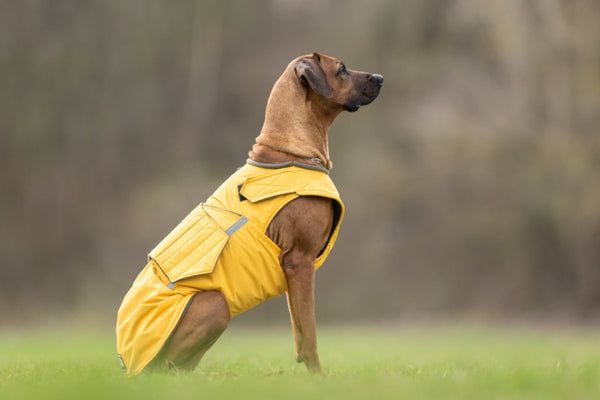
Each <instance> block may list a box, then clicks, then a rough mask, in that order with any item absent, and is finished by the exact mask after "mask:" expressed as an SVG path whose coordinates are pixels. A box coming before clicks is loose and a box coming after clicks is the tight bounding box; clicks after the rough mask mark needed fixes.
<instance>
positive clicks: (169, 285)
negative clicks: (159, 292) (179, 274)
mask: <svg viewBox="0 0 600 400" xmlns="http://www.w3.org/2000/svg"><path fill="white" fill-rule="evenodd" d="M175 285H176V283H175V282H169V284H168V285H167V287H168V288H169V289H171V290H173V288H174V287H175Z"/></svg>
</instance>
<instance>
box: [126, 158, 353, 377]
mask: <svg viewBox="0 0 600 400" xmlns="http://www.w3.org/2000/svg"><path fill="white" fill-rule="evenodd" d="M327 172H328V171H327V170H326V169H323V168H319V167H314V166H310V165H306V164H301V163H292V162H288V163H283V164H276V165H269V164H261V163H256V162H253V161H251V160H248V162H247V164H246V165H244V166H243V167H242V168H240V169H239V170H238V171H237V172H235V173H234V174H233V175H232V176H231V177H229V179H227V180H226V181H225V182H224V183H223V184H222V185H221V186H220V187H219V188H218V189H217V190H216V191H215V193H214V194H213V195H212V196H211V197H210V198H209V199H208V200H207V201H206V203H202V204H200V205H199V206H198V207H196V208H195V209H194V210H193V211H192V212H191V213H190V214H189V215H188V216H187V217H186V218H185V219H184V220H183V221H182V222H181V223H180V224H179V225H177V227H175V229H173V231H172V232H171V233H170V234H169V235H167V237H165V238H164V239H163V240H162V241H161V242H160V243H159V244H158V245H157V246H156V247H155V248H154V250H152V251H151V252H150V254H149V256H148V258H149V262H148V264H147V265H146V267H145V268H144V269H143V270H142V272H141V273H140V274H139V275H138V277H137V279H136V280H135V282H134V283H133V286H132V287H131V289H129V292H128V293H127V294H126V296H125V298H124V299H123V303H122V304H121V307H120V309H119V313H118V318H117V350H118V352H119V356H120V359H121V363H122V365H123V367H124V368H125V369H126V371H127V372H128V373H129V374H131V375H135V374H138V373H139V372H141V371H142V370H143V369H144V367H146V365H148V363H149V362H150V361H152V359H154V357H156V355H157V354H158V352H159V351H160V349H161V348H162V347H163V346H164V344H165V342H166V340H167V339H168V338H169V336H170V335H171V333H172V332H173V330H174V329H175V327H176V326H177V324H178V322H179V320H180V319H181V317H182V316H183V314H184V313H185V310H186V308H187V307H188V305H189V304H190V301H191V299H192V297H193V295H194V294H195V293H198V292H201V291H207V290H218V291H220V292H221V293H223V294H224V295H225V298H226V299H227V302H228V304H229V311H230V314H231V316H234V315H237V314H239V313H242V312H244V311H246V310H248V309H250V308H252V307H254V306H256V305H258V304H259V303H261V302H263V301H265V300H267V299H269V298H271V297H274V296H281V295H282V294H283V293H284V292H285V291H286V290H287V285H286V281H285V275H284V273H283V270H282V268H281V266H280V265H279V254H280V249H279V247H278V246H277V245H276V244H275V243H274V242H272V241H271V240H270V239H269V238H268V237H267V236H266V235H265V232H266V230H267V228H268V226H269V224H270V222H271V220H272V219H273V218H274V217H275V215H276V214H277V213H278V212H279V210H281V209H282V208H283V206H285V205H286V204H287V203H289V202H290V201H292V200H294V199H296V198H297V197H299V196H321V197H327V198H331V199H333V200H335V202H334V204H336V207H335V210H336V212H335V218H334V224H333V228H332V231H331V234H330V237H329V240H328V242H327V244H326V245H325V248H324V249H323V250H322V252H321V254H320V255H319V256H318V258H317V260H316V263H315V269H316V268H319V267H320V266H321V265H322V264H323V262H324V261H325V258H326V257H327V255H328V254H329V252H330V251H331V248H332V247H333V244H334V242H335V239H336V237H337V234H338V230H339V226H340V222H341V220H342V217H343V214H344V206H343V204H342V201H341V200H340V196H339V194H338V192H337V189H336V188H335V186H334V184H333V182H332V181H331V179H330V178H329V175H328V173H327Z"/></svg>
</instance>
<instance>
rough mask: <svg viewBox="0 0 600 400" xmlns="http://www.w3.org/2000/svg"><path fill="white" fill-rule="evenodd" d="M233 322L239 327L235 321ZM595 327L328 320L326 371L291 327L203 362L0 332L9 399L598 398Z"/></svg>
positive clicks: (1, 381) (1, 384) (105, 341)
mask: <svg viewBox="0 0 600 400" xmlns="http://www.w3.org/2000/svg"><path fill="white" fill-rule="evenodd" d="M234 328H235V327H234ZM599 338H600V337H599V334H598V332H596V331H585V332H574V331H552V330H543V329H537V330H528V331H510V330H502V331H497V330H492V329H471V328H464V329H421V330H419V329H413V330H402V329H394V328H381V329H374V328H365V327H354V328H350V327H346V328H333V327H331V328H323V327H321V328H320V330H319V347H320V355H321V361H322V363H323V366H324V369H325V371H326V375H325V376H310V375H308V373H307V372H306V371H305V368H304V366H302V365H299V364H296V363H295V362H294V360H293V349H292V341H291V334H290V332H289V330H286V329H282V328H278V329H275V330H274V331H269V330H266V329H256V330H253V329H250V328H243V329H240V328H237V329H231V330H229V331H227V332H226V333H225V335H224V336H223V337H222V339H221V340H220V341H219V342H217V344H216V345H215V347H214V348H213V349H212V350H211V351H210V352H209V353H208V354H207V355H206V357H205V359H204V360H203V361H202V363H201V364H200V366H199V367H198V368H197V369H196V370H195V371H194V372H188V373H172V374H158V373H152V374H150V373H149V374H142V375H140V376H137V377H134V378H127V377H126V376H125V375H124V374H123V373H122V372H121V371H120V368H119V365H118V362H117V357H116V354H115V349H114V338H113V336H112V334H111V332H106V333H77V332H71V333H68V334H61V333H47V332H46V333H24V334H23V333H22V334H16V333H4V334H0V399H118V398H123V399H186V398H198V399H200V398H205V399H221V398H227V399H236V398H240V399H278V400H282V399H329V398H332V399H515V398H522V399H597V398H600V341H599V340H598V339H599Z"/></svg>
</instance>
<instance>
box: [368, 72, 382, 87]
mask: <svg viewBox="0 0 600 400" xmlns="http://www.w3.org/2000/svg"><path fill="white" fill-rule="evenodd" d="M369 80H370V81H372V82H374V83H376V84H378V85H381V84H382V83H383V76H382V75H379V74H371V75H369Z"/></svg>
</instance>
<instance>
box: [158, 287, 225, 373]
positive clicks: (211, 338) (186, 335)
mask: <svg viewBox="0 0 600 400" xmlns="http://www.w3.org/2000/svg"><path fill="white" fill-rule="evenodd" d="M228 324H229V306H228V305H227V301H226V300H225V296H224V295H223V294H222V293H221V292H216V291H207V292H200V293H197V294H196V295H195V296H194V297H193V299H192V300H191V303H190V306H189V307H188V309H187V311H186V312H185V314H184V315H183V317H182V318H181V321H180V322H179V324H178V325H177V327H176V328H175V331H174V332H173V334H172V335H171V337H170V338H169V340H168V341H167V343H166V344H165V346H164V347H163V349H162V350H161V352H160V353H159V355H158V356H157V357H156V358H155V359H154V360H153V361H152V363H151V364H150V367H151V368H158V369H166V368H172V369H176V370H192V369H194V368H195V367H196V365H197V364H198V362H200V359H202V356H204V353H206V351H207V350H208V349H210V347H211V346H212V345H213V344H214V343H215V342H216V341H217V339H218V338H219V337H220V336H221V334H222V333H223V331H225V329H226V328H227V325H228Z"/></svg>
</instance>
